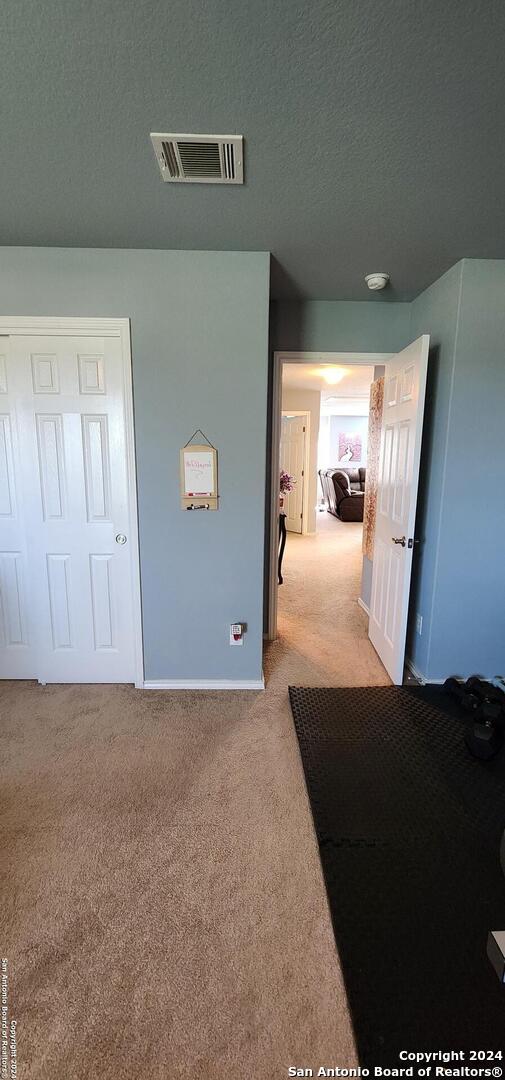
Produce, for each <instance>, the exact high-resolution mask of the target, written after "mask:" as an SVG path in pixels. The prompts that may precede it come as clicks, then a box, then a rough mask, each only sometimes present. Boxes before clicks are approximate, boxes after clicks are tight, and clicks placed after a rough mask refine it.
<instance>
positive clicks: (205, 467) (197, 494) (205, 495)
mask: <svg viewBox="0 0 505 1080" xmlns="http://www.w3.org/2000/svg"><path fill="white" fill-rule="evenodd" d="M195 434H198V432H195ZM200 434H203V432H200ZM205 437H206V436H205V435H204V438H205ZM180 457H181V463H180V467H181V509H182V510H217V501H218V492H217V450H216V449H215V447H214V446H212V445H211V444H210V443H209V442H207V443H193V442H189V443H187V444H186V446H183V448H182V450H181V454H180Z"/></svg>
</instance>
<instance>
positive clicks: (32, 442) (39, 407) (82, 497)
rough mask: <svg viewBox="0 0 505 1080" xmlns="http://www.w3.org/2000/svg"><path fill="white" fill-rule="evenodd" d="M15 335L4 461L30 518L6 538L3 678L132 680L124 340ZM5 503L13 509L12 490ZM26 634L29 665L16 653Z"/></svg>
mask: <svg viewBox="0 0 505 1080" xmlns="http://www.w3.org/2000/svg"><path fill="white" fill-rule="evenodd" d="M3 340H5V339H3ZM8 342H9V345H8V349H7V351H6V365H5V366H6V379H7V385H8V388H9V397H8V399H7V400H8V401H9V403H10V408H11V416H12V415H13V416H14V420H13V425H12V426H13V427H15V429H16V436H17V439H16V444H15V445H14V446H13V449H12V451H10V454H11V458H9V457H8V453H9V452H7V455H6V457H5V460H7V461H12V473H13V475H14V476H15V482H16V484H15V486H16V495H17V500H18V502H19V500H21V501H22V507H23V519H22V520H21V519H20V518H19V517H16V518H15V517H14V516H13V515H11V517H9V518H8V519H7V521H8V524H7V528H6V529H3V536H2V544H1V545H0V547H1V549H2V555H1V556H0V559H1V562H0V582H1V586H2V597H3V609H4V610H3V623H4V630H5V629H6V630H7V637H8V641H7V643H6V644H4V645H3V648H2V650H1V656H0V665H1V668H0V670H1V673H2V676H3V677H4V678H19V677H22V676H23V675H24V677H31V678H38V679H39V680H40V681H41V682H133V681H135V676H136V669H135V660H136V657H135V643H136V635H137V633H138V630H139V627H138V625H137V622H136V620H137V618H138V613H137V610H136V604H135V577H136V573H137V567H136V565H135V559H136V550H137V548H136V537H134V538H133V541H134V542H133V543H132V536H131V514H130V511H131V505H130V498H131V486H130V484H129V472H128V455H127V431H126V414H125V408H126V400H125V397H126V381H125V375H124V358H123V354H122V341H121V338H120V337H119V336H100V335H99V334H97V335H95V334H92V333H90V334H89V336H75V337H72V336H71V334H69V335H68V336H67V335H64V336H62V335H54V336H50V335H48V336H45V335H44V336H36V335H34V334H33V335H26V336H21V335H13V336H11V337H10V338H9V339H8ZM0 351H1V350H0ZM4 471H5V468H4ZM13 487H14V485H13ZM3 499H4V505H5V506H7V508H8V489H7V488H5V485H4V489H3ZM18 567H19V574H18V575H17V577H16V571H17V569H18ZM16 587H17V593H16ZM16 596H17V597H18V607H17V608H16ZM6 610H7V617H6ZM16 613H17V614H16ZM25 627H26V630H25ZM22 635H25V639H26V640H25V646H26V648H25V667H24V668H23V670H21V662H20V660H19V659H14V653H13V648H14V644H15V638H16V636H17V637H18V638H19V637H21V636H22ZM4 637H5V634H4ZM19 653H20V648H19V647H18V649H17V652H16V653H15V656H16V657H18V656H19Z"/></svg>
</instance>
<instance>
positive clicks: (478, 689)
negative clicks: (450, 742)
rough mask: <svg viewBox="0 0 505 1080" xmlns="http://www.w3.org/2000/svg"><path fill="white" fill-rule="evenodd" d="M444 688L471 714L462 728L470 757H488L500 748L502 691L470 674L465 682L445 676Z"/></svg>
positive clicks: (504, 716)
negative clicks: (471, 755)
mask: <svg viewBox="0 0 505 1080" xmlns="http://www.w3.org/2000/svg"><path fill="white" fill-rule="evenodd" d="M444 691H445V693H447V694H450V695H451V697H453V698H455V699H456V701H458V703H459V705H460V707H461V708H462V710H463V711H464V712H465V713H467V714H468V713H470V714H471V719H470V720H468V722H467V724H466V728H465V743H466V745H467V747H468V749H469V750H470V753H471V754H473V756H474V757H476V758H479V759H480V760H481V761H489V760H490V759H491V758H493V757H495V755H496V754H497V753H498V751H499V750H500V749H501V746H502V743H503V734H504V728H505V694H504V693H503V692H502V691H501V690H499V689H498V687H496V686H493V685H492V683H488V682H486V681H485V680H484V679H479V678H478V677H477V676H476V675H472V676H471V677H470V678H469V679H467V680H466V683H464V682H462V681H460V680H459V679H454V678H451V679H446V681H445V683H444Z"/></svg>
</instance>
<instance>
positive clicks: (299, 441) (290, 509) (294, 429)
mask: <svg viewBox="0 0 505 1080" xmlns="http://www.w3.org/2000/svg"><path fill="white" fill-rule="evenodd" d="M306 424H307V419H306V416H293V415H292V414H284V413H283V414H282V419H281V456H280V463H281V469H284V471H285V472H287V473H290V475H291V476H294V478H295V480H296V484H295V486H294V488H293V491H291V492H290V493H289V495H285V496H284V510H285V513H286V529H287V530H288V532H297V533H301V531H302V522H303V483H304V475H303V466H304V462H305V437H306Z"/></svg>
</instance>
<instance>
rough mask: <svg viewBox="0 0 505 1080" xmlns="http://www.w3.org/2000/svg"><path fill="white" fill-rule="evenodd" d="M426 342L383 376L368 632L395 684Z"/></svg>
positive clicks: (399, 670) (399, 675)
mask: <svg viewBox="0 0 505 1080" xmlns="http://www.w3.org/2000/svg"><path fill="white" fill-rule="evenodd" d="M428 348H429V337H428V335H426V334H425V335H423V337H421V338H419V339H418V341H415V342H413V343H412V345H409V346H408V347H407V348H406V349H404V350H403V352H401V353H398V355H397V356H395V357H394V358H393V359H392V360H390V361H389V363H388V370H387V373H386V382H385V393H384V412H383V418H382V432H381V449H380V461H379V478H378V492H377V516H376V524H375V541H374V555H373V574H372V595H371V604H370V621H369V635H370V640H371V642H372V644H373V645H374V647H375V648H376V650H377V652H378V654H379V656H380V658H381V660H382V662H383V664H384V666H385V668H386V670H387V671H388V673H389V675H390V676H391V679H392V680H393V682H394V683H396V684H397V685H401V683H402V682H403V668H404V661H405V639H406V633H407V616H408V604H409V593H410V577H411V570H412V553H413V548H414V525H415V517H416V503H417V487H418V480H419V461H420V455H421V437H422V425H423V413H424V398H425V390H426V374H427V369H428ZM395 539H396V540H398V541H400V543H394V540H395Z"/></svg>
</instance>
